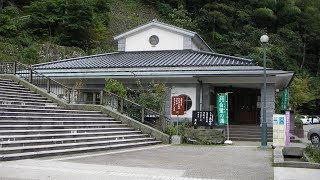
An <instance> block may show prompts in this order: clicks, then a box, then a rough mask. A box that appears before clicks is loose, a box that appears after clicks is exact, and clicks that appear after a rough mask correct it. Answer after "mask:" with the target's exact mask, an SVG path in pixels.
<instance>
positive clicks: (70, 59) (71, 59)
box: [32, 52, 119, 67]
mask: <svg viewBox="0 0 320 180" xmlns="http://www.w3.org/2000/svg"><path fill="white" fill-rule="evenodd" d="M117 53H119V52H111V53H102V54H94V55H88V56H80V57H74V58H69V59H62V60H56V61H52V62H45V63H40V64H35V65H32V67H38V66H43V65H49V64H55V63H62V62H67V61H73V60H80V59H84V58H90V57H98V56H104V55H109V54H117Z"/></svg>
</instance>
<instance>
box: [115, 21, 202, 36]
mask: <svg viewBox="0 0 320 180" xmlns="http://www.w3.org/2000/svg"><path fill="white" fill-rule="evenodd" d="M148 25H150V26H151V25H159V26H167V27H169V28H173V29H177V30H179V31H184V32H185V34H188V33H189V34H193V36H195V35H198V34H197V33H196V32H194V31H190V30H188V29H184V28H181V27H178V26H174V25H171V24H168V23H165V22H160V21H158V20H155V19H153V20H152V21H148V22H146V23H144V24H142V25H139V26H136V27H133V28H130V29H129V30H127V31H126V32H123V33H121V34H118V35H116V36H114V38H113V39H114V40H117V39H119V38H121V37H124V36H127V35H128V34H131V33H133V32H136V31H140V29H141V28H142V27H144V26H147V27H149V26H148ZM198 36H199V35H198Z"/></svg>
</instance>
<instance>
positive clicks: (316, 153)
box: [305, 145, 320, 163]
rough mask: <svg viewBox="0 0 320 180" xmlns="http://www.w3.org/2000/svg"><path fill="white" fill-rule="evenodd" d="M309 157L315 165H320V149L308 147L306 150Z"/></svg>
mask: <svg viewBox="0 0 320 180" xmlns="http://www.w3.org/2000/svg"><path fill="white" fill-rule="evenodd" d="M305 152H306V154H307V156H308V157H309V158H310V159H311V160H312V161H313V162H315V163H320V147H319V146H318V147H317V146H311V145H309V146H307V147H306V149H305Z"/></svg>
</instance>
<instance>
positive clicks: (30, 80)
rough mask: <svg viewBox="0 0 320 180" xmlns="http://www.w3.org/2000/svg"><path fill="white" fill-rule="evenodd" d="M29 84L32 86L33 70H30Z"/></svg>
mask: <svg viewBox="0 0 320 180" xmlns="http://www.w3.org/2000/svg"><path fill="white" fill-rule="evenodd" d="M29 83H31V84H32V69H31V68H30V69H29Z"/></svg>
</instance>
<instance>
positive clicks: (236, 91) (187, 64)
mask: <svg viewBox="0 0 320 180" xmlns="http://www.w3.org/2000/svg"><path fill="white" fill-rule="evenodd" d="M114 39H115V40H117V41H118V52H113V53H106V54H98V55H93V56H85V57H78V58H71V59H65V60H60V61H55V62H49V63H43V64H38V65H35V66H34V68H35V69H36V70H37V71H39V72H41V73H43V74H45V75H47V76H49V77H51V78H54V79H56V80H58V81H61V82H63V83H64V84H68V85H69V86H74V85H75V84H76V82H77V80H79V79H82V82H83V85H84V86H85V87H86V88H91V89H92V91H90V92H89V91H87V92H83V93H85V97H86V98H87V99H88V100H92V99H93V100H95V99H96V98H97V96H96V94H98V92H99V91H98V89H103V88H104V86H105V78H113V79H116V80H119V81H120V82H122V83H123V84H125V85H127V86H129V87H133V86H134V84H135V83H136V81H135V80H136V79H137V78H139V79H140V80H141V81H142V82H144V83H148V82H151V81H155V82H162V83H165V84H166V85H167V86H168V87H169V89H168V92H167V94H168V98H167V103H166V105H165V113H166V115H168V116H172V118H173V119H174V118H175V116H174V115H171V114H170V113H171V96H176V95H183V96H185V100H186V111H185V114H184V115H182V116H180V118H187V119H191V117H192V111H194V110H203V111H209V110H210V111H212V110H213V109H214V107H215V102H216V95H217V93H224V92H230V96H229V123H230V124H256V125H257V124H260V119H261V118H260V114H261V109H260V104H261V99H262V98H261V89H262V86H263V67H260V66H257V65H256V63H255V62H254V61H253V60H250V59H244V58H240V57H234V56H228V55H223V54H218V53H214V52H213V51H212V50H211V48H210V47H209V46H208V45H207V44H206V42H205V41H204V40H203V39H202V38H201V37H200V36H199V35H198V34H197V33H195V32H192V31H189V30H185V29H182V28H179V27H175V26H172V25H169V24H165V23H162V22H158V21H156V20H153V21H151V22H149V23H147V24H144V25H142V26H140V27H137V28H135V29H132V30H130V31H128V32H125V33H123V34H120V35H118V36H116V37H115V38H114ZM266 73H267V92H266V97H267V101H266V104H267V123H268V126H272V115H273V114H274V107H275V105H274V100H275V93H276V91H279V90H280V91H281V90H282V89H283V88H285V87H287V86H288V85H289V84H290V82H291V79H292V78H293V72H287V71H282V70H274V69H269V68H268V69H267V71H266Z"/></svg>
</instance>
